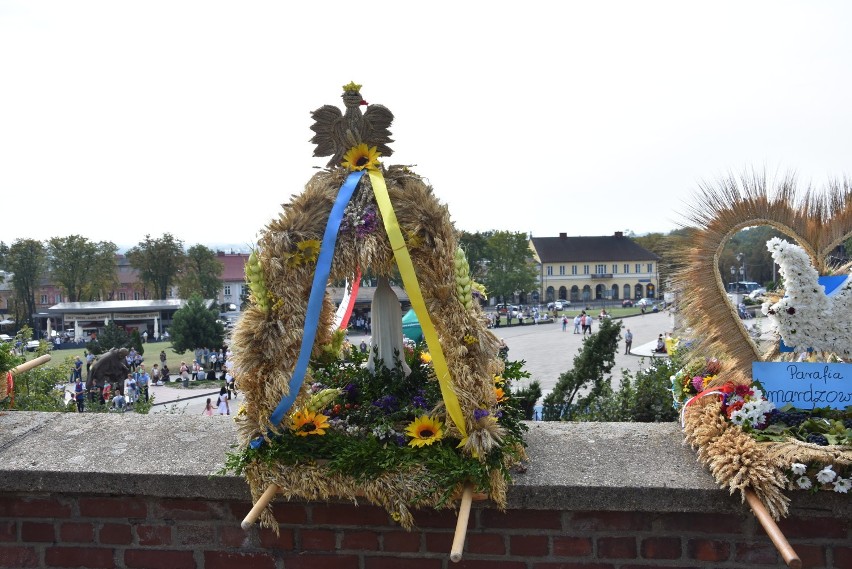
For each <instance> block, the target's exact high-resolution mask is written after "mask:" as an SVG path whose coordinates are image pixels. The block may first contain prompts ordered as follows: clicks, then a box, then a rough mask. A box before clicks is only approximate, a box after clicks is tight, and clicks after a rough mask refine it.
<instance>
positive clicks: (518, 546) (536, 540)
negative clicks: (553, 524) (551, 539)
mask: <svg viewBox="0 0 852 569" xmlns="http://www.w3.org/2000/svg"><path fill="white" fill-rule="evenodd" d="M549 549H550V546H549V544H548V539H547V536H545V535H511V536H509V551H510V554H511V555H513V556H515V557H544V556H545V555H547V554H548V553H549Z"/></svg>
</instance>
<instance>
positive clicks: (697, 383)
mask: <svg viewBox="0 0 852 569" xmlns="http://www.w3.org/2000/svg"><path fill="white" fill-rule="evenodd" d="M692 387H693V388H694V389H695V391H701V390H702V389H704V378H703V377H701V376H700V375H696V376H695V377H693V378H692Z"/></svg>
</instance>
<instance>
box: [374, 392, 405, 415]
mask: <svg viewBox="0 0 852 569" xmlns="http://www.w3.org/2000/svg"><path fill="white" fill-rule="evenodd" d="M373 405H374V406H376V407H378V408H379V409H381V410H382V411H384V412H385V413H393V412H395V411H398V410H399V399H397V397H396V396H395V395H385V396H384V397H382V398H381V399H379V400H378V401H373Z"/></svg>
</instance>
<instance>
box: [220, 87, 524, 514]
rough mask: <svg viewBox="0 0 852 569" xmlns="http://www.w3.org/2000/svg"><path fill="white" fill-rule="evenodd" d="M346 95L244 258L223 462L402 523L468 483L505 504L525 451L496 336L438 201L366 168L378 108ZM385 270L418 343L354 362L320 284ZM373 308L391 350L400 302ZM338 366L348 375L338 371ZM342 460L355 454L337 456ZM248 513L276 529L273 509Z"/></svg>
mask: <svg viewBox="0 0 852 569" xmlns="http://www.w3.org/2000/svg"><path fill="white" fill-rule="evenodd" d="M343 101H344V104H345V106H346V112H345V114H344V115H341V113H340V111H339V110H337V109H336V108H335V107H332V106H329V105H326V106H324V107H322V108H320V109H318V110H317V111H315V112H314V118H315V120H316V124H315V125H314V126H313V127H312V129H313V130H314V131H315V132H316V133H317V134H316V136H315V137H314V138H313V140H312V142H314V143H316V144H317V148H316V151H315V155H319V156H326V155H331V156H332V159H331V161H330V162H329V164H328V165H329V168H328V169H327V170H323V171H320V172H318V173H316V174H315V175H314V176H313V177H312V178H311V179H310V180H309V181H308V183H307V185H306V186H305V189H304V191H303V192H302V193H301V194H298V195H295V196H293V198H292V200H291V201H290V202H289V203H287V204H285V205H284V209H283V212H282V213H281V214H280V215H279V216H278V217H277V218H276V219H274V220H273V221H272V222H270V223H269V224H268V226H267V227H266V228H265V229H264V231H263V232H262V236H261V238H260V240H259V242H258V244H257V248H256V249H255V251H254V252H253V253H252V255H251V258H250V261H249V264H248V265H247V269H246V271H247V279H248V281H249V285H250V288H251V291H252V292H251V300H252V303H251V306H250V307H249V308H248V309H247V310H246V311H245V312H244V314H243V316H242V318H241V319H240V321H239V323H238V324H237V326H236V329H235V331H234V334H233V350H234V354H235V355H234V359H235V373H236V376H237V381H238V382H239V384H240V389H241V391H242V392H243V393H244V394H245V402H244V403H243V405H242V407H241V409H240V411H239V413H238V417H237V418H236V420H237V422H238V425H239V433H240V436H241V443H242V449H241V450H240V451H239V452H238V453H237V454H235V455H231V457H230V459H229V465H230V467H231V468H232V469H233V470H235V471H237V472H241V473H243V474H244V475H245V477H246V480H247V481H248V484H249V486H250V489H251V492H252V496H253V498H254V500H255V501H258V499H259V498H260V497H261V495H263V494H264V492H265V491H270V489H271V488H273V487H274V488H275V490H277V491H278V492H280V493H281V494H283V496H284V497H285V498H286V499H291V498H301V499H307V500H328V499H331V498H339V499H344V500H351V501H353V502H356V501H360V500H361V499H362V498H365V499H366V500H367V501H369V502H371V503H374V504H377V505H381V506H383V507H384V508H386V509H387V511H388V512H389V513H390V515H391V516H392V518H393V519H394V520H396V521H398V522H399V523H400V524H402V525H403V526H405V527H407V528H410V527H412V525H413V523H414V520H413V517H412V515H411V512H410V508H413V507H435V508H440V507H454V505H453V499H454V497H455V496H457V495H459V494H460V493H461V491H462V488H463V487H464V486H465V485H466V484H468V485H472V486H473V488H474V490H475V491H476V492H481V493H484V494H486V495H487V496H488V497H490V498H491V499H492V500H493V501H494V503H495V504H496V505H497V506H498V507H501V508H502V507H505V503H506V489H507V484H508V480H509V479H510V477H509V475H508V470H509V468H510V467H511V466H512V465H513V464H515V463H516V462H518V461H519V460H521V459H523V458H525V455H524V450H523V441H522V439H521V438H520V432H521V429H522V425H520V422H519V421H515V422H514V423H512V422H511V421H512V419H511V417H512V416H513V412H512V411H511V407H510V405H509V402H508V398H507V397H506V392H507V391H508V389H506V390H505V391H503V389H500V388H495V387H496V386H497V387H499V386H501V385H502V381H503V380H502V378H500V374H501V372H502V371H503V362H502V360H501V359H500V358H499V357H498V347H499V341H498V340H497V339H496V338H495V337H494V336H493V335H492V334H491V332H490V331H489V330H487V328H486V326H485V319H484V318H483V313H482V311H481V309H480V306H479V304H478V303H477V302H471V300H470V297H471V291H472V290H473V291H475V290H476V286H475V283H471V282H466V281H465V277H464V276H460V275H461V274H462V273H464V272H465V271H466V270H467V265H466V261H464V263H461V262H460V261H458V259H459V251H460V250H459V249H458V240H457V236H456V231H455V229H454V227H453V224H452V222H451V221H450V216H449V211H448V209H447V207H446V206H445V205H443V204H441V203H440V202H439V201H438V200H437V199H436V198H435V196H434V195H433V193H432V189H431V188H430V187H429V185H428V184H427V183H426V182H425V181H424V180H423V178H421V177H420V176H418V175H417V174H415V173H414V172H412V171H411V170H410V169H409V168H407V167H403V166H388V167H385V166H383V165H381V164H379V163H378V160H377V158H378V157H379V156H380V155H382V154H383V155H388V154H390V148H388V147H387V143H388V142H390V141H391V139H390V138H389V135H390V132H389V130H388V127H389V126H390V121H391V119H392V118H393V115H392V114H391V113H390V111H388V110H387V109H386V108H384V107H380V106H371V107H370V108H368V109H367V111H366V112H365V113H364V114H363V115H362V114H361V112H360V110H359V108H358V107H359V106H360V105H362V104H365V103H363V100H362V98H361V95H360V86H359V85H355V84H354V83H350V84H349V85H346V86H344V93H343ZM347 191H348V192H351V195H348V194H346V192H347ZM462 259H463V254H462ZM323 267H326V268H325V269H323ZM323 270H326V271H327V274H325V273H323ZM396 270H399V275H400V276H401V278H402V281H403V283H402V284H403V285H404V286H405V289H406V291H407V293H408V295H409V297H410V298H411V303H412V306H413V308H414V309H415V311H417V313H418V317H419V318H420V322H421V324H424V334H426V341H427V343H428V347H427V346H418V347H417V348H416V349H410V348H404V349H403V352H404V353H396V352H398V351H399V350H398V349H397V348H394V347H389V348H383V350H384V353H383V354H381V356H382V357H381V360H382V362H381V363H379V362H374V361H372V360H371V362H370V363H371V365H373V366H374V367H371V368H370V369H367V368H366V363H365V364H364V366H363V367H361V366H359V365H357V364H353V363H352V362H351V361H350V360H351V357H352V351H349V350H347V349H345V348H343V349H341V348H340V346H341V344H343V345H344V346H345V343H343V337H342V332H341V331H339V330H336V329H335V328H334V326H333V323H334V319H335V310H336V307H335V305H334V303H333V302H332V300H331V298H330V297H329V295H328V294H327V293H326V287H327V285H328V283H329V282H330V281H337V282H343V281H344V280H348V281H349V282H350V283H351V282H352V280H353V278H355V275H356V274H360V272H366V271H370V272H371V274H372V275H375V276H378V277H380V278H381V279H382V281H383V282H384V280H385V279H387V278H391V279H393V278H395V276H394V275H395V271H396ZM359 271H360V272H359ZM468 281H469V279H468ZM385 284H386V283H385ZM389 290H390V289H389V288H388V290H387V291H386V290H384V287H383V290H382V294H386V293H387V292H388V291H389ZM378 294H379V293H378V292H377V295H378ZM390 294H391V295H393V293H392V292H390ZM381 302H383V303H385V304H383V306H384V308H382V310H376V314H374V320H375V318H376V317H377V316H378V318H380V319H381V318H385V317H382V316H381V315H380V314H382V313H386V314H391V316H389V317H387V318H391V319H392V320H395V322H389V321H388V322H382V323H379V326H380V327H381V325H382V324H389V323H390V324H392V325H390V326H385V329H386V330H389V332H387V334H393V335H396V334H400V337H398V338H396V337H394V338H392V340H393V341H392V342H391V343H389V344H388V346H398V347H402V338H401V323H400V318H401V313H400V311H399V304H398V301H396V308H392V307H393V305H394V299H393V298H389V299H386V300H382V301H381ZM388 307H391V308H388ZM424 321H425V322H424ZM374 325H375V322H374ZM343 326H344V327H345V323H344V324H343ZM427 328H429V329H430V330H431V336H430V333H427V332H426V329H427ZM375 335H376V334H374V336H375ZM375 340H376V338H374V342H375ZM412 350H414V351H412ZM427 350H428V351H427ZM355 351H356V352H357V350H355ZM388 352H393V353H394V354H395V355H396V356H398V358H399V359H402V360H403V362H402V363H403V364H405V365H400V366H397V365H396V364H395V363H393V362H392V361H389V360H393V359H394V356H393V355H392V354H389V353H388ZM415 353H416V354H418V356H417V357H418V358H419V359H418V360H417V361H413V360H412V359H411V358H412V354H415ZM406 358H408V359H407V360H406ZM406 361H407V363H406ZM409 365H410V369H409V370H408V372H405V369H404V368H406V367H408V366H409ZM343 374H349V375H347V377H350V376H351V377H355V376H357V378H358V379H357V380H351V381H349V380H348V379H347V380H344V381H341V380H340V377H341V376H342V375H343ZM415 377H416V378H424V377H425V378H427V379H426V380H425V381H424V382H423V383H422V384H416V381H420V380H419V379H415ZM495 378H496V379H495ZM495 381H496V382H497V383H495ZM359 382H360V383H359ZM385 389H387V390H389V391H387V392H385V391H383V390H385ZM390 390H395V391H393V392H392V393H391V391H390ZM406 390H407V391H406ZM403 392H404V393H406V394H409V395H410V396H411V397H409V399H408V400H413V401H415V403H414V405H415V407H416V409H417V414H416V416H409V417H407V418H405V419H402V418H401V417H402V416H403V415H404V414H405V411H404V409H411V408H412V407H411V404H410V403H407V402H406V401H408V400H406V401H403V399H404V397H403V396H402V395H400V393H403ZM368 394H369V395H368ZM430 394H436V395H435V397H434V398H433V399H430ZM404 405H409V406H408V407H405V406H404ZM423 405H425V407H424V406H423ZM400 409H402V410H400ZM504 411H505V412H504ZM395 417H397V418H399V419H398V420H397V423H394V422H393V421H394V418H395ZM400 421H401V422H400ZM379 423H381V426H379ZM507 425H508V426H507ZM347 437H348V438H347ZM333 441H336V442H333ZM332 443H333V444H332ZM282 449H285V450H282ZM438 452H441V453H443V454H441V457H443V458H439V457H438V455H437V454H435V453H438ZM298 453H302V454H299V455H298V456H296V455H297V454H298ZM362 453H363V454H362ZM389 453H390V454H389ZM420 453H422V454H420ZM430 453H431V454H430ZM380 454H381V456H382V457H383V458H381V459H379V458H378V456H379V455H380ZM344 455H347V456H350V455H351V456H358V457H361V460H354V459H353V462H352V463H345V460H347V456H344ZM421 456H422V457H427V456H428V457H431V458H423V459H422V460H421V459H420V457H421ZM387 457H396V458H387ZM443 459H446V460H450V461H455V460H458V461H460V462H458V465H460V466H459V468H461V469H463V470H465V471H467V472H468V474H469V475H465V476H459V475H458V474H456V475H455V476H456V477H455V478H453V479H448V478H447V473H446V472H441V470H440V467H439V466H436V465H437V464H438V463H439V462H440V461H441V460H443ZM383 460H388V461H390V462H391V463H393V462H394V461H395V460H398V461H399V462H398V463H397V464H391V465H390V466H389V467H387V468H383V469H378V470H371V471H369V472H367V471H366V470H365V471H360V472H353V471H352V470H350V471H345V469H346V468H347V467H346V466H343V465H344V464H356V466H358V468H368V467H369V468H372V467H373V466H375V465H376V463H378V462H381V461H383ZM438 480H441V481H443V482H436V481H438ZM260 519H261V522H262V523H263V525H265V526H268V527H272V528H275V529H276V530H277V524H276V523H275V521H274V519H273V518H272V515H271V508H268V507H267V508H265V509H264V511H263V512H262V513H261V518H260Z"/></svg>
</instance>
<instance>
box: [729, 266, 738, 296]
mask: <svg viewBox="0 0 852 569" xmlns="http://www.w3.org/2000/svg"><path fill="white" fill-rule="evenodd" d="M736 278H737V268H736V267H735V266H733V265H731V284H730V285H729V286H728V288H729V289H730V290H729V292H736V290H734V279H736Z"/></svg>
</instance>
